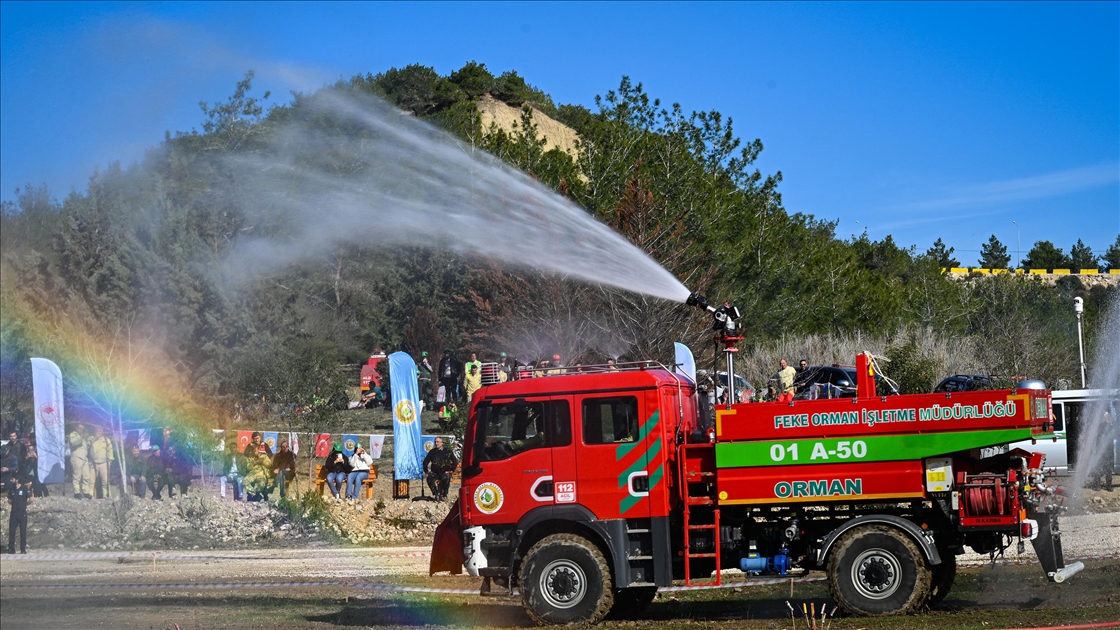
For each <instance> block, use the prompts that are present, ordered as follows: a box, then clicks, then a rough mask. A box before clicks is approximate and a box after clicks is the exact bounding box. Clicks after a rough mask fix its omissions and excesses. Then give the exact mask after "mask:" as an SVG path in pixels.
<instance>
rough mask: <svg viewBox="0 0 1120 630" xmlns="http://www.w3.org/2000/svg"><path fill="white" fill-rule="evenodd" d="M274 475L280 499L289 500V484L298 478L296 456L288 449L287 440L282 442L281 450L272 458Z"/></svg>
mask: <svg viewBox="0 0 1120 630" xmlns="http://www.w3.org/2000/svg"><path fill="white" fill-rule="evenodd" d="M272 474H273V475H275V477H276V489H277V490H278V491H279V493H280V498H282V499H286V498H288V484H289V483H291V481H292V480H293V479H295V478H296V454H295V453H293V452H292V451H291V449H289V448H288V441H287V440H283V441H282V442H280V447H279V449H278V450H277V451H276V454H275V455H273V456H272Z"/></svg>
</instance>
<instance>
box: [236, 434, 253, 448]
mask: <svg viewBox="0 0 1120 630" xmlns="http://www.w3.org/2000/svg"><path fill="white" fill-rule="evenodd" d="M252 441H253V432H252V431H238V432H237V452H238V453H244V452H245V447H246V446H249V442H252Z"/></svg>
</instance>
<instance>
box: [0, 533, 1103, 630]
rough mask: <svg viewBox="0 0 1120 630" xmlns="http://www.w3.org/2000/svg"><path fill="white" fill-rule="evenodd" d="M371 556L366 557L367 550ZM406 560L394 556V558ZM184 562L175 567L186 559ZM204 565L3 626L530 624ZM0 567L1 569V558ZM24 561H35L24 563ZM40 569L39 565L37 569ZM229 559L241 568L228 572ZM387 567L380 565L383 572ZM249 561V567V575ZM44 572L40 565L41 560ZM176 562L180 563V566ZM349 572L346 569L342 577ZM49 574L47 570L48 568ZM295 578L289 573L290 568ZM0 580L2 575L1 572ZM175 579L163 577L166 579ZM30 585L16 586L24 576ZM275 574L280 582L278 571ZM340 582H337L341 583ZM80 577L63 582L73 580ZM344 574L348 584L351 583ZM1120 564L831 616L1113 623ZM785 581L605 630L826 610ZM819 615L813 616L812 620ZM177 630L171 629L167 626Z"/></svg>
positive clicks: (1010, 624)
mask: <svg viewBox="0 0 1120 630" xmlns="http://www.w3.org/2000/svg"><path fill="white" fill-rule="evenodd" d="M366 551H367V552H369V550H366ZM369 561H370V559H369V558H366V559H365V560H361V561H356V559H355V558H353V557H349V558H346V557H341V558H340V557H339V556H338V555H337V554H335V553H334V552H333V551H330V552H327V553H324V554H323V555H322V557H304V558H301V559H300V562H301V563H303V564H304V565H306V564H307V563H309V562H310V563H314V564H315V565H317V566H323V565H327V566H330V565H332V564H340V565H342V566H353V565H354V564H362V563H364V562H369ZM402 561H403V560H402ZM187 562H188V561H184V564H186V563H187ZM197 562H198V563H200V564H201V565H202V566H203V567H206V566H208V567H210V569H209V571H211V572H212V573H209V572H207V571H205V570H201V569H200V568H192V569H190V570H187V571H180V570H178V569H176V570H172V569H167V572H161V571H164V569H162V568H161V567H159V566H157V569H156V571H157V574H156V575H158V576H160V577H161V578H162V579H164V580H170V581H174V582H176V583H182V584H183V585H182V586H177V587H174V588H160V589H145V590H128V589H122V588H115V587H109V588H97V587H96V585H97V584H105V583H112V584H120V583H132V582H133V581H134V580H136V579H137V577H136V574H137V573H142V572H144V571H145V570H150V567H145V568H144V569H141V568H140V566H138V565H142V564H143V563H139V562H138V563H136V564H135V565H133V564H131V563H125V565H124V569H123V571H122V572H121V573H119V574H118V573H116V572H114V571H113V568H114V567H113V565H112V564H111V563H110V562H105V561H95V562H91V563H89V564H90V565H91V566H88V567H84V568H81V569H75V568H74V567H73V566H72V565H71V566H68V567H67V568H66V572H65V575H64V576H62V577H61V579H56V580H46V579H44V578H45V577H47V576H45V575H37V576H30V575H24V576H21V577H22V578H23V579H18V580H17V579H14V577H13V578H9V577H8V576H7V575H5V577H4V579H3V580H2V582H0V625H2V626H3V627H4V628H5V630H10V629H14V628H176V627H178V628H181V629H182V630H187V629H189V628H258V627H268V628H350V627H357V628H410V627H415V626H446V627H462V628H473V627H487V628H524V627H531V626H533V623H532V621H531V620H530V619H529V617H528V616H527V615H526V614H525V613H524V612H523V611H522V610H521V607H520V606H519V605H518V602H517V601H515V600H511V599H509V598H507V597H502V598H485V599H484V598H482V597H480V596H478V595H445V594H422V593H405V592H391V591H390V592H378V591H372V590H371V588H370V582H373V583H375V584H379V585H384V584H393V585H398V586H427V587H435V588H467V589H474V588H477V586H478V584H477V581H475V580H472V579H471V578H467V577H449V576H436V577H434V578H427V577H424V576H415V575H399V574H397V575H390V574H389V573H390V572H391V571H392V570H393V569H392V568H391V567H386V571H385V572H382V573H380V574H373V573H363V574H362V575H361V576H360V578H358V579H361V578H364V579H365V580H366V581H365V582H362V583H361V584H354V585H348V586H310V587H308V586H304V587H282V586H273V587H267V586H253V587H240V588H235V587H230V586H224V587H216V588H215V587H209V586H206V585H204V584H201V583H199V584H198V585H197V586H191V585H190V584H189V583H190V582H191V581H192V580H191V579H185V576H186V574H188V573H192V574H194V575H196V576H197V577H196V578H195V579H198V578H201V577H203V576H206V577H209V578H210V579H213V578H215V577H220V578H221V579H228V580H231V581H236V582H240V581H242V580H245V579H246V578H247V577H249V576H251V575H258V577H257V578H256V580H260V579H261V578H262V577H263V574H265V573H268V572H267V571H261V568H262V567H264V566H271V565H275V567H274V568H278V569H281V570H280V571H279V573H280V574H284V575H286V572H285V570H284V567H288V569H289V570H290V569H292V568H293V566H294V565H293V561H291V560H290V559H289V560H265V559H260V558H253V559H249V558H235V559H230V560H229V561H228V562H227V561H201V560H200V561H197ZM5 564H7V563H5ZM27 564H32V563H27ZM35 564H39V563H35ZM230 564H241V565H244V566H243V567H242V568H241V569H235V570H233V571H231V572H230V573H229V574H227V573H226V570H227V569H229V568H230V566H229V565H230ZM389 564H391V563H390V562H386V565H389ZM249 565H255V566H256V568H246V567H248V566H249ZM43 568H48V567H47V565H44V567H43ZM181 568H182V567H180V569H181ZM347 571H348V570H343V571H342V573H345V572H347ZM50 572H52V573H53V571H50ZM297 572H298V571H297ZM5 574H7V570H6V568H5ZM176 575H178V576H181V577H175V579H174V580H172V578H173V576H176ZM32 577H34V579H32V580H29V581H25V579H26V578H32ZM277 577H279V576H277ZM340 577H341V576H340ZM72 579H73V580H79V579H80V582H71V581H70V580H72ZM352 579H353V578H352ZM60 581H61V582H64V583H69V584H81V585H83V586H81V587H79V588H68V589H65V590H49V589H46V588H42V587H39V588H25V587H24V586H25V585H27V584H30V583H34V584H43V583H45V582H56V583H57V582H60ZM1117 584H1120V561H1117V560H1108V561H1089V562H1088V563H1087V568H1086V570H1085V571H1084V572H1083V573H1082V574H1081V575H1078V576H1077V577H1075V578H1074V579H1073V580H1071V581H1069V582H1067V583H1066V584H1061V585H1058V584H1050V583H1047V582H1046V580H1045V578H1044V577H1043V576H1042V572H1041V571H1040V570H1039V569H1038V567H1037V566H997V567H985V568H977V569H968V570H964V571H962V572H961V574H960V575H958V578H957V583H956V585H955V587H954V590H953V591H952V592H951V593H950V594H949V597H948V598H947V599H946V601H945V602H943V603H942V604H941V605H940V606H938V607H937V608H935V609H934V610H931V611H929V612H927V613H925V614H922V615H917V616H912V617H898V618H844V617H843V616H838V617H835V618H833V619H832V621H831V624H832V626H831V627H834V628H836V629H837V630H854V629H857V628H868V629H879V628H882V629H916V628H1024V627H1038V626H1053V625H1064V624H1092V623H1105V622H1110V621H1116V620H1120V591H1118V589H1117ZM792 590H793V594H792V595H790V592H791V591H790V586H789V585H788V584H781V585H776V586H759V587H747V588H739V589H720V590H711V591H696V592H688V593H662V594H660V595H659V596H658V599H657V600H655V601H654V603H653V604H652V605H651V606H650V607H649V609H647V611H646V613H645V614H644V615H642V616H641V618H640V619H638V620H636V621H627V622H606V623H604V624H602V626H603V627H605V628H614V627H628V628H629V627H637V628H644V627H658V628H678V627H681V628H684V627H688V628H693V627H717V626H718V627H720V628H726V629H738V628H743V629H753V628H793V627H801V628H804V627H805V622H804V620H803V619H801V618H799V619H798V622H797V624H796V626H795V625H794V623H792V622H791V620H790V615H789V611H788V609H787V608H786V602H787V601H789V602H791V603H792V604H793V605H794V606H795V607H796V608H797V609H798V610H800V607H801V604H802V603H811V604H812V605H814V606H815V607H816V608H817V610H818V611H819V610H820V609H821V606H822V605H825V606H828V607H829V608H831V606H832V602H831V600H830V599H829V597H828V590H827V587H826V586H825V585H824V584H823V583H821V582H812V583H804V584H795V585H794V586H793V589H792ZM818 614H819V613H818ZM176 624H177V625H176Z"/></svg>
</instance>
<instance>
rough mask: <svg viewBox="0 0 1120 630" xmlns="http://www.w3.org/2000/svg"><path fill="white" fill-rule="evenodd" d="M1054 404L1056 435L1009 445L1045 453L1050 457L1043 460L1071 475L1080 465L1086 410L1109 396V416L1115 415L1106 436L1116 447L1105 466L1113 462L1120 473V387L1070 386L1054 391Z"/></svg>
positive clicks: (1046, 465) (1054, 468) (1051, 467)
mask: <svg viewBox="0 0 1120 630" xmlns="http://www.w3.org/2000/svg"><path fill="white" fill-rule="evenodd" d="M1050 394H1051V397H1052V399H1053V404H1054V437H1053V439H1047V440H1023V441H1022V442H1014V443H1012V444H1010V445H1009V447H1010V448H1021V449H1023V450H1026V451H1032V452H1035V453H1043V454H1044V455H1046V461H1045V463H1044V464H1043V465H1044V466H1045V467H1046V468H1047V469H1052V470H1053V471H1054V472H1055V473H1056V474H1058V475H1070V474H1073V472H1074V471H1075V470H1076V469H1077V460H1078V457H1077V443H1078V439H1079V438H1080V436H1081V429H1082V427H1083V426H1084V425H1083V421H1084V420H1083V419H1084V418H1085V414H1086V413H1088V412H1089V408H1090V405H1091V403H1092V402H1094V401H1097V400H1101V399H1106V398H1107V399H1108V400H1109V401H1110V402H1109V403H1108V409H1106V411H1107V413H1108V414H1109V416H1110V417H1111V418H1112V423H1111V426H1110V427H1109V434H1108V435H1107V436H1102V439H1107V440H1108V441H1110V442H1111V446H1112V448H1111V449H1109V451H1108V453H1107V454H1106V455H1105V458H1106V461H1105V462H1103V463H1102V466H1108V465H1110V464H1111V466H1112V469H1113V473H1114V474H1117V473H1120V468H1117V465H1118V464H1120V445H1118V444H1117V442H1118V440H1117V438H1118V437H1120V436H1118V431H1120V420H1118V419H1117V418H1118V416H1117V413H1120V408H1118V407H1120V404H1118V401H1120V391H1117V390H1102V389H1069V390H1055V391H1052V392H1050Z"/></svg>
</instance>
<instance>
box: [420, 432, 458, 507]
mask: <svg viewBox="0 0 1120 630" xmlns="http://www.w3.org/2000/svg"><path fill="white" fill-rule="evenodd" d="M457 465H459V460H458V459H457V458H456V457H455V453H452V452H451V451H450V450H449V449H445V448H444V447H443V438H440V437H437V438H436V444H435V448H433V449H432V450H430V451H428V454H427V455H425V456H424V474H425V476H426V478H427V480H428V487H429V488H431V489H432V496H434V497H435V498H436V501H443V500H444V499H446V498H447V489H448V487H449V486H450V485H451V473H452V471H454V470H455V466H457Z"/></svg>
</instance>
